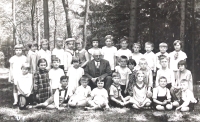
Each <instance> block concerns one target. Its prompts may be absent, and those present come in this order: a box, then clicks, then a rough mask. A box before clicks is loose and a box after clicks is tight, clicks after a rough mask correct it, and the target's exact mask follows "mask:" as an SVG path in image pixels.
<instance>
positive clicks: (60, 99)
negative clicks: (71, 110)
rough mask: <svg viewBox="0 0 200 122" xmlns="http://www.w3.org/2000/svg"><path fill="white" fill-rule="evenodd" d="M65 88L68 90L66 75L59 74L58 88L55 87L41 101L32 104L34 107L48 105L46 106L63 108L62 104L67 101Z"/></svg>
mask: <svg viewBox="0 0 200 122" xmlns="http://www.w3.org/2000/svg"><path fill="white" fill-rule="evenodd" d="M67 90H68V79H67V77H66V76H61V77H60V86H59V88H57V89H56V91H55V93H54V94H53V95H52V96H51V97H50V98H48V99H47V100H46V101H44V102H43V103H40V104H37V105H36V106H34V108H46V107H48V108H57V109H58V110H62V109H64V108H63V106H65V103H67V102H68V100H69V99H68V94H67ZM53 103H54V104H53ZM61 106H62V107H61Z"/></svg>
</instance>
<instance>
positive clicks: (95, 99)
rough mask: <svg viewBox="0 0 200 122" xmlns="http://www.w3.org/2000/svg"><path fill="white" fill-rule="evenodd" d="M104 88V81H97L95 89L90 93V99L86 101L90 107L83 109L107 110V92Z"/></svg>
mask: <svg viewBox="0 0 200 122" xmlns="http://www.w3.org/2000/svg"><path fill="white" fill-rule="evenodd" d="M103 86H104V81H101V80H98V81H97V88H94V89H93V90H92V92H91V99H90V100H89V101H88V104H89V106H90V107H85V109H86V110H87V109H104V108H106V109H108V108H109V105H108V92H107V90H106V89H105V88H103Z"/></svg>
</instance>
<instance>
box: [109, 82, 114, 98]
mask: <svg viewBox="0 0 200 122" xmlns="http://www.w3.org/2000/svg"><path fill="white" fill-rule="evenodd" d="M109 95H110V96H113V95H114V89H113V86H112V85H111V86H110V94H109Z"/></svg>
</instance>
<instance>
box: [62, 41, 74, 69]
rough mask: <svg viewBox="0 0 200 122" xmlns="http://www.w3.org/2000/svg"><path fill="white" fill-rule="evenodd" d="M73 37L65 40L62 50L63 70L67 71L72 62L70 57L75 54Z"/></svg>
mask: <svg viewBox="0 0 200 122" xmlns="http://www.w3.org/2000/svg"><path fill="white" fill-rule="evenodd" d="M74 41H75V39H74V38H68V39H66V40H65V43H66V47H67V48H66V49H65V52H64V70H65V72H67V71H68V70H69V68H70V67H71V64H72V57H73V56H75V52H74V50H73V49H74Z"/></svg>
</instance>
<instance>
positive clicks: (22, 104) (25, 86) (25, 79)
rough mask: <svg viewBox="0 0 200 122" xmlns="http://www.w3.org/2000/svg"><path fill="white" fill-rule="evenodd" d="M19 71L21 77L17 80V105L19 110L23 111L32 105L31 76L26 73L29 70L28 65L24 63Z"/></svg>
mask: <svg viewBox="0 0 200 122" xmlns="http://www.w3.org/2000/svg"><path fill="white" fill-rule="evenodd" d="M21 70H22V75H20V76H19V78H18V79H17V90H18V99H19V101H18V103H19V109H20V110H22V109H25V108H26V106H27V105H29V104H30V105H31V104H32V103H33V94H32V90H33V76H32V74H30V73H28V72H29V70H30V66H29V64H27V63H24V64H23V65H22V67H21ZM23 99H24V101H23Z"/></svg>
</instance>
